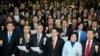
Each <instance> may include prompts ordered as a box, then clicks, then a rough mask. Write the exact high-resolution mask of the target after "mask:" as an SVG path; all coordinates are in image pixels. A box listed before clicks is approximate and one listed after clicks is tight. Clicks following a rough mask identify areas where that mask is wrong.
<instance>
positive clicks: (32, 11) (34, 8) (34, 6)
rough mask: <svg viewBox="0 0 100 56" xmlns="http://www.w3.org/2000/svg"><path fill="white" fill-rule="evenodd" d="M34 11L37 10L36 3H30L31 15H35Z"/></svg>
mask: <svg viewBox="0 0 100 56" xmlns="http://www.w3.org/2000/svg"><path fill="white" fill-rule="evenodd" d="M36 12H37V10H36V5H35V4H33V5H32V10H31V11H30V15H31V17H32V16H34V15H36Z"/></svg>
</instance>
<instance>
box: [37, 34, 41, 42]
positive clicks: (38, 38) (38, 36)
mask: <svg viewBox="0 0 100 56" xmlns="http://www.w3.org/2000/svg"><path fill="white" fill-rule="evenodd" d="M41 38H42V33H41V34H37V40H38V41H37V42H38V43H39V42H40V40H41Z"/></svg>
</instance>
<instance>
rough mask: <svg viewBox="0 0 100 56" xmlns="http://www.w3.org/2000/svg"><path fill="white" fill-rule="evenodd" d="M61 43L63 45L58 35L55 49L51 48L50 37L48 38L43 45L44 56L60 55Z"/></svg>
mask: <svg viewBox="0 0 100 56" xmlns="http://www.w3.org/2000/svg"><path fill="white" fill-rule="evenodd" d="M63 45H64V41H63V40H62V39H61V38H60V37H58V38H57V42H56V46H55V49H53V45H52V38H48V40H47V42H46V45H45V48H46V51H45V54H46V56H62V48H63Z"/></svg>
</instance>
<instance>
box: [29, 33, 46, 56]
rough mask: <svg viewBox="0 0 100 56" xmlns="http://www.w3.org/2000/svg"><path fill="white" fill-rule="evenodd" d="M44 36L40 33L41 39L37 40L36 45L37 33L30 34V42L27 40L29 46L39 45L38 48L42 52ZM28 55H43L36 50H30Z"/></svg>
mask: <svg viewBox="0 0 100 56" xmlns="http://www.w3.org/2000/svg"><path fill="white" fill-rule="evenodd" d="M45 37H46V36H45V35H43V34H42V37H41V40H40V42H39V45H37V44H38V43H37V34H33V35H32V36H31V39H30V42H29V47H40V49H41V50H42V51H43V52H44V44H43V40H44V38H45ZM30 56H44V53H42V54H39V53H37V52H33V51H32V50H31V55H30Z"/></svg>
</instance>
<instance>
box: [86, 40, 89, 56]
mask: <svg viewBox="0 0 100 56" xmlns="http://www.w3.org/2000/svg"><path fill="white" fill-rule="evenodd" d="M89 53H90V41H88V44H87V46H86V49H85V56H89Z"/></svg>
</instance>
